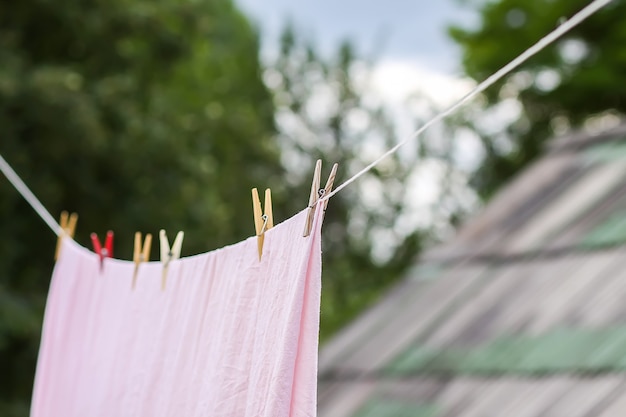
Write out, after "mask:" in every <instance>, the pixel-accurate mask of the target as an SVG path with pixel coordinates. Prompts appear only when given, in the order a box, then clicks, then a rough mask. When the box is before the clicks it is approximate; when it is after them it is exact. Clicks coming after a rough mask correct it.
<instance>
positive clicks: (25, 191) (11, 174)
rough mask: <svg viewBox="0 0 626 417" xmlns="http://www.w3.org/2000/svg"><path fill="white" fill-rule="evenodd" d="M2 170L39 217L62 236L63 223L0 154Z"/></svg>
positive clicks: (0, 169) (0, 167) (0, 168)
mask: <svg viewBox="0 0 626 417" xmlns="http://www.w3.org/2000/svg"><path fill="white" fill-rule="evenodd" d="M0 171H2V173H3V174H4V175H5V176H6V177H7V179H8V180H9V181H10V182H11V184H13V186H14V187H15V189H16V190H17V191H18V192H19V193H20V194H21V195H22V197H24V199H25V200H26V201H28V204H30V205H31V207H32V208H33V209H35V211H36V212H37V214H39V217H41V218H42V220H43V221H44V222H46V224H47V225H48V226H49V227H50V229H52V231H53V232H54V233H55V234H56V235H57V236H60V235H61V233H63V229H61V225H59V223H57V221H56V220H54V217H52V215H51V214H50V212H48V210H46V208H45V207H44V206H43V204H41V202H40V201H39V200H38V199H37V197H35V195H34V194H33V193H32V192H31V191H30V189H29V188H28V187H27V186H26V184H24V181H22V179H21V178H20V177H19V176H18V175H17V174H16V173H15V171H13V168H11V165H9V163H8V162H7V161H5V160H4V158H3V157H2V155H0Z"/></svg>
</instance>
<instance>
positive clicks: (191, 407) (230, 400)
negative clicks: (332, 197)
mask: <svg viewBox="0 0 626 417" xmlns="http://www.w3.org/2000/svg"><path fill="white" fill-rule="evenodd" d="M317 212H318V213H317V215H316V218H315V220H314V223H313V229H312V233H311V236H309V237H307V238H303V237H302V231H303V228H304V224H305V219H306V212H305V211H303V212H301V213H299V214H297V215H296V216H294V217H292V218H291V219H289V220H287V221H285V222H283V223H281V224H279V225H277V226H276V227H274V228H273V229H271V230H269V231H267V232H266V236H265V243H264V248H263V257H262V259H261V261H259V259H258V252H257V242H256V237H252V238H249V239H247V240H245V241H243V242H240V243H237V244H235V245H232V246H227V247H225V248H222V249H219V250H215V251H213V252H209V253H206V254H202V255H197V256H193V257H189V258H184V259H181V260H177V261H172V262H171V263H170V266H169V271H168V275H167V284H166V289H165V291H162V290H161V273H162V265H161V263H159V262H150V263H144V264H141V266H140V267H139V272H138V278H137V286H136V288H135V290H132V289H131V281H132V276H133V272H134V264H133V263H132V262H127V261H120V260H111V259H107V260H105V263H104V268H103V271H102V272H101V271H100V268H99V267H100V265H99V261H98V258H97V256H96V255H95V254H93V253H92V252H90V251H88V250H86V249H84V248H82V247H80V246H79V245H77V244H76V243H75V242H73V241H71V240H70V239H64V243H63V247H62V250H61V255H60V258H59V260H58V262H57V265H56V267H55V269H54V274H53V277H52V282H51V286H50V292H49V295H48V303H47V306H46V313H45V320H44V326H43V333H42V340H41V346H40V350H39V360H38V364H37V373H36V377H35V387H34V392H33V401H32V406H31V416H32V417H140V416H141V417H160V416H172V417H173V416H176V417H196V416H203V417H204V416H211V417H235V416H236V417H247V416H250V417H252V416H254V417H264V416H267V417H281V416H298V417H304V416H306V417H308V416H315V414H316V394H317V392H316V391H317V348H318V331H319V313H320V311H319V309H320V289H321V245H320V226H321V220H320V214H321V213H320V212H321V210H317Z"/></svg>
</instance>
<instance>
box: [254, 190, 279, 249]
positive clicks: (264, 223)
mask: <svg viewBox="0 0 626 417" xmlns="http://www.w3.org/2000/svg"><path fill="white" fill-rule="evenodd" d="M252 214H254V229H255V230H256V235H257V245H258V248H259V260H261V255H262V254H263V242H264V240H265V232H266V231H268V230H270V229H271V228H272V227H274V214H273V213H272V192H271V191H270V189H269V188H268V189H266V190H265V214H263V210H262V209H261V199H260V198H259V191H258V190H257V189H256V188H253V189H252Z"/></svg>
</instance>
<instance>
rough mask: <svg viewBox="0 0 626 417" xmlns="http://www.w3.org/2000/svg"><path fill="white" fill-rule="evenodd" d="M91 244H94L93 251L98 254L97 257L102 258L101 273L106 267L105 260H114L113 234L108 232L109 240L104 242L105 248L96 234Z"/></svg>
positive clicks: (93, 234) (93, 235) (92, 235)
mask: <svg viewBox="0 0 626 417" xmlns="http://www.w3.org/2000/svg"><path fill="white" fill-rule="evenodd" d="M91 243H93V251H94V252H96V255H98V256H99V257H100V271H102V268H103V266H104V258H112V257H113V232H112V231H110V230H109V231H108V232H107V238H106V240H105V242H104V248H103V247H102V245H101V244H100V239H98V235H97V234H95V233H92V234H91Z"/></svg>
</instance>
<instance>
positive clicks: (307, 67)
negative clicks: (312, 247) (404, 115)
mask: <svg viewBox="0 0 626 417" xmlns="http://www.w3.org/2000/svg"><path fill="white" fill-rule="evenodd" d="M370 73H371V65H370V64H369V63H368V62H366V61H364V60H362V59H358V58H357V56H356V54H355V52H354V50H353V48H352V47H351V46H350V44H348V43H344V44H342V45H340V46H339V48H337V51H336V53H335V54H333V55H332V56H330V57H323V56H320V55H319V54H318V53H317V52H316V49H315V46H314V45H313V43H312V42H310V41H307V40H304V39H302V38H300V37H298V36H297V34H296V33H295V32H294V30H293V28H291V27H287V29H286V30H285V31H284V32H283V36H282V39H281V49H280V54H279V55H278V56H277V57H276V59H275V61H273V63H272V64H271V65H270V66H269V69H268V70H267V71H266V76H265V78H266V82H267V84H268V85H269V86H270V88H271V89H272V91H273V92H274V99H275V105H276V119H277V124H278V127H279V130H280V135H279V141H280V144H281V148H282V151H283V161H284V163H285V168H286V169H287V170H288V172H289V180H290V181H289V184H290V188H291V190H292V191H291V192H290V193H291V194H293V195H303V196H304V195H306V196H308V190H307V187H310V181H311V177H312V171H313V164H314V162H315V160H316V159H318V158H319V159H322V160H323V167H326V168H325V171H324V174H323V178H324V179H325V175H327V172H328V171H329V170H330V167H331V165H332V164H333V163H335V162H337V163H339V175H338V178H337V180H336V183H335V184H336V185H338V184H339V183H340V182H342V181H343V180H346V179H347V178H349V177H350V176H351V175H353V174H355V173H356V172H357V171H358V170H359V169H360V168H362V167H363V166H365V165H366V164H367V163H369V162H370V161H371V160H373V159H375V158H376V157H378V156H379V155H380V154H382V153H383V152H384V151H385V150H387V149H388V148H390V147H392V146H393V145H394V144H395V141H396V140H397V137H396V134H395V130H394V126H393V123H392V121H391V118H390V116H389V115H388V114H387V113H386V111H385V109H384V106H383V104H382V103H381V101H380V98H379V97H376V96H375V95H374V94H373V93H372V92H371V91H368V89H367V87H366V86H367V81H368V77H369V75H370ZM414 162H415V156H411V157H409V158H408V160H402V159H401V158H400V157H398V156H397V155H394V156H392V157H389V158H388V159H386V160H385V161H383V162H382V163H381V164H380V165H378V166H377V167H376V168H375V169H373V170H372V171H370V172H369V173H368V174H367V175H365V176H364V177H363V178H361V179H360V180H359V181H358V182H357V183H354V184H352V185H351V186H350V187H347V188H345V189H343V190H342V191H341V192H340V193H339V194H337V195H336V196H334V197H333V198H332V199H331V200H330V202H329V206H328V210H327V213H326V217H325V218H324V233H323V242H322V243H323V246H322V249H323V252H324V274H323V285H322V316H321V325H320V332H321V337H322V339H324V338H326V337H328V336H329V335H331V334H332V333H334V332H335V331H336V330H337V329H339V328H340V327H341V326H343V325H345V324H346V323H347V322H348V321H349V320H350V319H351V318H353V317H354V316H355V315H356V314H357V313H358V312H360V311H361V310H362V309H363V308H364V307H365V306H367V305H368V304H369V303H371V302H372V301H373V300H374V299H375V298H376V297H377V296H378V295H379V294H380V293H381V291H382V290H383V289H384V288H386V287H388V286H389V284H391V283H392V282H394V281H396V280H397V279H398V278H400V277H401V276H403V274H404V272H405V271H406V269H407V268H408V267H409V266H410V265H412V263H413V261H414V260H415V258H416V257H417V255H418V253H419V249H420V248H421V245H422V244H423V242H424V239H425V238H426V237H427V231H425V230H421V229H418V228H411V227H409V228H406V227H405V226H404V225H403V222H402V220H403V216H404V215H405V214H406V213H405V212H404V206H405V202H406V199H407V189H406V187H405V180H406V177H407V175H408V174H409V172H410V171H411V167H412V165H413V163H414ZM306 204H307V201H306V200H302V201H300V207H301V208H304V207H305V206H306Z"/></svg>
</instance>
